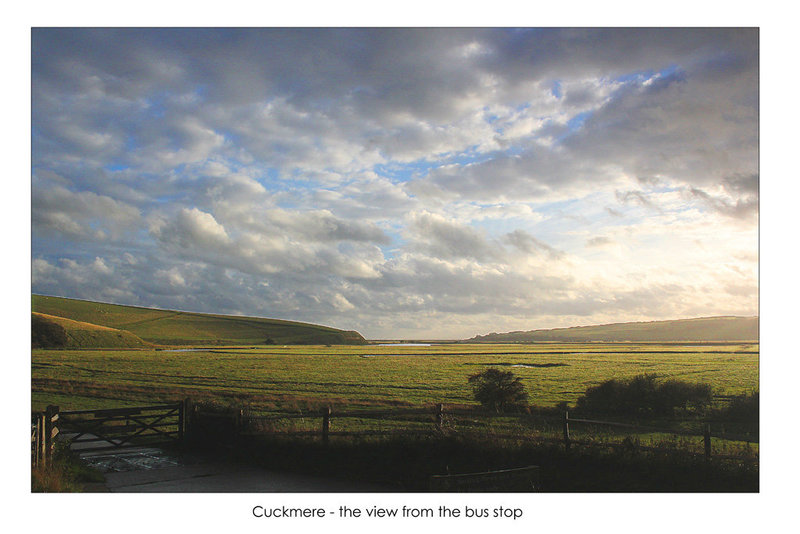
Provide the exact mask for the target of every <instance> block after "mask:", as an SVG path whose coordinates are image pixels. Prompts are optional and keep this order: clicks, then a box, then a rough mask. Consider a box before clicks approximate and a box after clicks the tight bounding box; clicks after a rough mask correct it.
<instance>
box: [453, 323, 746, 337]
mask: <svg viewBox="0 0 800 534" xmlns="http://www.w3.org/2000/svg"><path fill="white" fill-rule="evenodd" d="M467 341H468V342H478V343H480V342H485V343H490V342H491V343H527V342H535V341H562V342H570V341H575V342H590V341H636V342H648V341H653V342H682V341H689V342H703V341H706V342H714V341H758V317H703V318H699V319H680V320H675V321H651V322H643V323H615V324H605V325H596V326H576V327H572V328H555V329H551V330H528V331H525V332H522V331H518V332H508V333H504V334H497V333H492V334H487V335H485V336H475V337H474V338H472V339H469V340H467Z"/></svg>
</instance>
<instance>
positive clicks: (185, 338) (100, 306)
mask: <svg viewBox="0 0 800 534" xmlns="http://www.w3.org/2000/svg"><path fill="white" fill-rule="evenodd" d="M31 305H32V310H33V311H34V312H39V313H43V314H48V315H53V316H57V317H64V318H68V319H72V320H73V321H79V322H83V323H91V324H94V325H100V326H106V327H110V328H116V329H120V330H127V331H128V332H131V333H132V334H135V335H136V336H139V337H140V338H142V339H143V340H145V341H147V342H150V343H156V344H161V345H236V344H272V343H274V344H280V345H289V344H304V345H326V344H330V345H343V344H353V345H359V344H363V343H365V342H366V341H365V340H364V338H363V337H362V336H361V334H359V333H358V332H355V331H345V330H338V329H336V328H330V327H326V326H319V325H313V324H308V323H298V322H294V321H282V320H278V319H264V318H259V317H240V316H232V315H211V314H203V313H192V312H181V311H172V310H157V309H152V308H139V307H135V306H121V305H117V304H105V303H101V302H91V301H85V300H74V299H67V298H62V297H47V296H42V295H32V297H31Z"/></svg>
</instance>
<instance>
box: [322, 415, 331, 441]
mask: <svg viewBox="0 0 800 534" xmlns="http://www.w3.org/2000/svg"><path fill="white" fill-rule="evenodd" d="M330 430H331V407H330V406H326V407H325V408H323V409H322V443H325V444H326V445H327V444H328V433H329V432H330Z"/></svg>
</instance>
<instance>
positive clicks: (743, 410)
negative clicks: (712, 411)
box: [720, 391, 758, 432]
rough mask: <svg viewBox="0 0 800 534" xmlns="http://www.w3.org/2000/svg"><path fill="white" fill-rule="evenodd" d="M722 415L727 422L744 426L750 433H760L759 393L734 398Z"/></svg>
mask: <svg viewBox="0 0 800 534" xmlns="http://www.w3.org/2000/svg"><path fill="white" fill-rule="evenodd" d="M720 415H721V417H722V418H723V419H725V420H726V421H731V422H733V423H737V424H740V425H743V426H744V428H745V429H746V430H748V431H755V432H758V391H756V392H754V393H751V394H749V395H739V396H737V397H734V398H733V399H731V402H730V404H729V405H728V406H727V407H726V408H725V409H724V410H722V413H721V414H720Z"/></svg>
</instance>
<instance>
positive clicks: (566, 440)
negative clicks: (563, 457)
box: [564, 411, 570, 452]
mask: <svg viewBox="0 0 800 534" xmlns="http://www.w3.org/2000/svg"><path fill="white" fill-rule="evenodd" d="M569 446H570V439H569V412H568V411H564V450H566V451H567V452H569Z"/></svg>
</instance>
